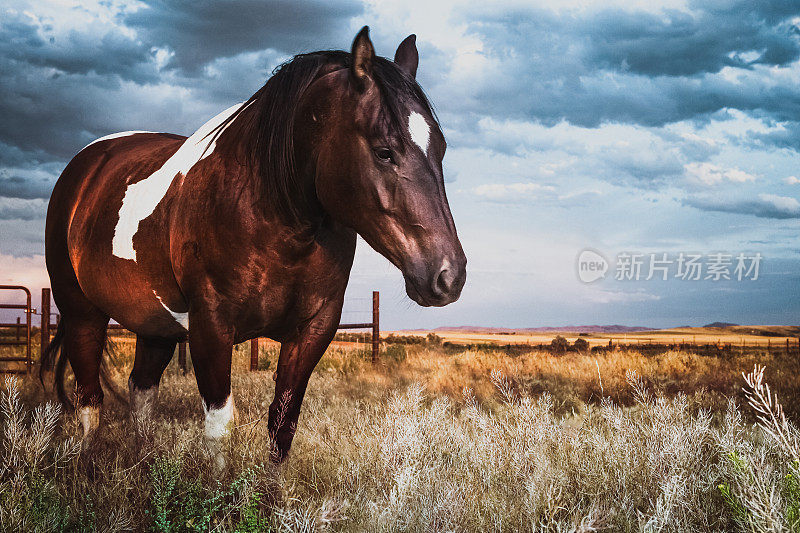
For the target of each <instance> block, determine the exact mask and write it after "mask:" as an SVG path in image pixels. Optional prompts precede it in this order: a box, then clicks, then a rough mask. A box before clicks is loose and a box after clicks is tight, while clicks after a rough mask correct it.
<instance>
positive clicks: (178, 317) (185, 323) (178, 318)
mask: <svg viewBox="0 0 800 533" xmlns="http://www.w3.org/2000/svg"><path fill="white" fill-rule="evenodd" d="M153 294H155V296H156V298H158V303H160V304H161V307H163V308H164V309H166V310H167V313H169V314H170V315H172V318H174V319H175V322H177V323H178V324H180V325H181V326H182V327H183V329H185V330H188V329H189V313H177V312H175V311H173V310H172V309H170V308H169V307H167V304H165V303H164V300H162V299H161V296H159V295H158V294H156V291H153Z"/></svg>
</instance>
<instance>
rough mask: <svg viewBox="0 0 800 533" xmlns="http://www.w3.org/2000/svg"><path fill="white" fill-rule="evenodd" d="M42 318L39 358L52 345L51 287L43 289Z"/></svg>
mask: <svg viewBox="0 0 800 533" xmlns="http://www.w3.org/2000/svg"><path fill="white" fill-rule="evenodd" d="M41 317H42V320H41V322H40V323H39V325H40V326H41V328H40V329H41V331H40V332H39V360H40V361H41V358H42V357H44V352H46V351H47V348H48V347H49V346H50V288H49V287H45V288H43V289H42V314H41Z"/></svg>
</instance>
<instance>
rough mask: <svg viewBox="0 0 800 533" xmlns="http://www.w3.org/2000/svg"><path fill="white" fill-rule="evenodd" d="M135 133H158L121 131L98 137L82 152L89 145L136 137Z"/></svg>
mask: <svg viewBox="0 0 800 533" xmlns="http://www.w3.org/2000/svg"><path fill="white" fill-rule="evenodd" d="M137 133H158V132H157V131H141V130H132V131H121V132H119V133H112V134H110V135H105V136H104V137H100V138H99V139H95V140H93V141H92V142H90V143H89V144H87V145H86V146H84V147H83V150H86V149H87V148H89V147H90V146H91V145H93V144H95V143H99V142H103V141H110V140H111V139H117V138H119V137H128V136H129V135H136V134H137Z"/></svg>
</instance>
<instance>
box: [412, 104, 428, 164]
mask: <svg viewBox="0 0 800 533" xmlns="http://www.w3.org/2000/svg"><path fill="white" fill-rule="evenodd" d="M408 133H409V134H410V135H411V140H412V141H414V142H415V143H416V144H417V146H419V147H420V148H421V149H422V153H423V154H425V155H426V156H427V155H428V142H429V141H430V140H431V127H430V126H429V125H428V121H427V120H425V117H423V116H422V115H420V114H419V113H417V112H416V111H412V112H411V114H410V115H408Z"/></svg>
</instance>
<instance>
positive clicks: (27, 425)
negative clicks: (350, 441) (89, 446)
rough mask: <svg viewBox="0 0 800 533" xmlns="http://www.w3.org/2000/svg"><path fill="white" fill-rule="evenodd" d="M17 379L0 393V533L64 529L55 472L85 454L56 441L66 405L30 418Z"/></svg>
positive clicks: (76, 445) (70, 442) (41, 409)
mask: <svg viewBox="0 0 800 533" xmlns="http://www.w3.org/2000/svg"><path fill="white" fill-rule="evenodd" d="M26 415H27V410H26V409H25V408H24V406H23V405H22V402H21V400H20V395H19V388H18V385H17V381H16V380H15V379H14V378H13V377H7V378H6V380H5V390H3V391H2V392H0V417H2V432H1V433H0V441H2V450H0V454H1V455H0V530H3V531H60V530H61V529H62V528H63V525H64V520H65V517H66V515H65V513H66V510H65V509H63V508H61V507H59V506H58V505H57V498H56V496H55V484H54V481H55V479H54V478H55V473H56V471H57V470H59V469H63V468H65V467H67V466H68V465H69V464H70V463H71V461H72V460H73V459H74V458H75V457H77V455H78V453H79V452H80V442H79V441H78V440H76V439H73V438H70V437H67V438H63V439H58V438H56V435H55V431H56V427H57V425H58V423H59V421H60V417H61V406H60V405H57V404H55V403H52V402H48V403H45V404H43V405H39V406H38V407H36V408H35V409H34V410H33V413H32V415H31V417H30V420H28V419H27V418H28V417H27V416H26Z"/></svg>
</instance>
